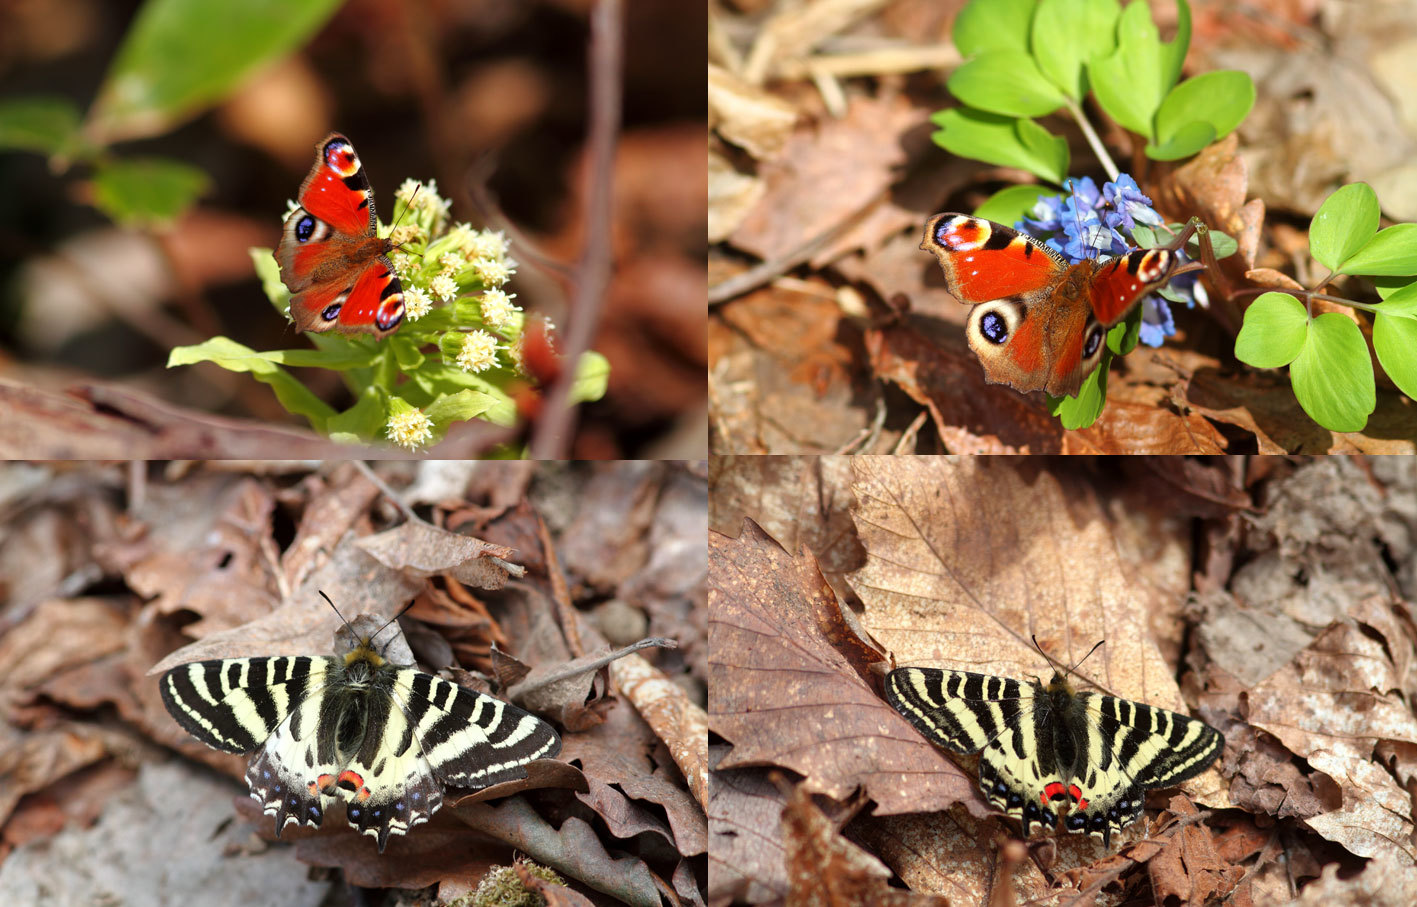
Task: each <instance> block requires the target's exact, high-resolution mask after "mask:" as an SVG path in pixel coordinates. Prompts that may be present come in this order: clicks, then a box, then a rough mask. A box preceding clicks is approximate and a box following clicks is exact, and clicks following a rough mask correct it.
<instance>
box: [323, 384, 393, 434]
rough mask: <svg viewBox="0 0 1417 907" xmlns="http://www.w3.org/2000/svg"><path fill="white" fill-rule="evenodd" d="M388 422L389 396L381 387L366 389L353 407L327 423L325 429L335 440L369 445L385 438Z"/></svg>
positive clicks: (331, 418)
mask: <svg viewBox="0 0 1417 907" xmlns="http://www.w3.org/2000/svg"><path fill="white" fill-rule="evenodd" d="M388 421H389V395H388V394H387V393H385V392H384V389H383V388H381V387H366V388H365V389H364V390H363V392H362V393H360V395H359V399H358V401H357V402H356V403H355V404H354V405H353V406H351V407H350V408H349V409H347V410H345V411H344V412H342V413H340V414H338V415H335V416H331V417H330V418H329V419H328V420H327V421H326V422H325V429H326V430H327V431H328V432H329V435H330V437H331V438H333V439H340V440H344V439H354V438H357V439H359V440H360V441H361V442H364V443H369V442H371V441H374V440H376V439H382V438H383V436H384V426H385V425H387V424H388Z"/></svg>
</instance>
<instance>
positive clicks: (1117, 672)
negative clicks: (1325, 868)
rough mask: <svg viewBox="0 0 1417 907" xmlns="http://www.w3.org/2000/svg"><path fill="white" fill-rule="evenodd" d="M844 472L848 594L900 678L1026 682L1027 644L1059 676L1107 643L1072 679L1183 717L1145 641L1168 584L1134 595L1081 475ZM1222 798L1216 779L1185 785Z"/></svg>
mask: <svg viewBox="0 0 1417 907" xmlns="http://www.w3.org/2000/svg"><path fill="white" fill-rule="evenodd" d="M852 467H853V469H854V470H855V472H856V477H857V480H856V484H855V486H854V492H855V496H856V500H857V502H858V503H857V510H856V522H857V529H858V533H859V534H860V536H861V540H862V544H864V545H865V546H866V550H867V552H868V554H867V561H866V566H865V567H863V568H862V569H860V570H858V571H857V572H856V573H855V574H853V575H852V577H851V580H852V585H853V586H854V587H855V589H856V590H857V592H858V593H859V594H860V596H861V600H862V602H863V603H864V605H865V612H864V614H863V622H864V624H865V625H866V628H867V630H869V631H870V633H871V634H872V635H873V636H874V637H875V638H876V639H877V640H879V641H880V642H881V643H882V644H883V645H884V646H885V647H886V648H887V649H888V650H889V651H890V652H891V653H892V655H893V656H894V658H895V659H896V661H897V662H898V663H899V664H912V665H925V666H932V667H951V668H964V669H966V670H973V671H981V672H983V673H988V674H997V675H1000V676H1004V677H1014V678H1027V677H1029V676H1031V675H1037V674H1039V673H1045V674H1046V671H1047V667H1048V666H1047V664H1046V663H1045V662H1044V661H1043V660H1042V658H1041V657H1040V656H1039V655H1038V653H1037V652H1035V651H1034V650H1033V647H1032V643H1031V641H1030V637H1031V636H1033V635H1036V636H1037V638H1038V641H1039V643H1040V644H1041V645H1042V646H1043V647H1044V648H1045V650H1046V651H1047V652H1048V654H1049V655H1051V656H1052V657H1054V658H1056V659H1058V660H1059V661H1061V662H1064V663H1066V664H1073V663H1076V662H1077V661H1078V660H1079V659H1080V658H1082V657H1083V656H1084V655H1085V654H1087V652H1088V650H1089V649H1090V648H1091V647H1092V646H1093V644H1095V643H1097V642H1098V641H1099V640H1106V645H1105V646H1103V647H1102V648H1100V649H1098V650H1097V652H1096V653H1094V654H1093V655H1092V656H1091V658H1089V659H1088V660H1087V661H1085V662H1084V663H1083V665H1082V667H1081V668H1080V669H1079V675H1080V676H1081V677H1082V678H1083V679H1084V680H1085V681H1087V682H1088V683H1091V684H1094V685H1095V686H1096V687H1097V688H1098V689H1100V690H1102V691H1103V692H1107V693H1109V694H1111V695H1115V696H1120V697H1123V698H1126V699H1133V700H1137V701H1140V702H1146V703H1150V704H1152V705H1157V706H1160V707H1162V708H1168V709H1172V710H1175V711H1180V712H1182V713H1184V712H1186V711H1187V709H1186V705H1185V702H1184V700H1182V699H1181V696H1180V693H1179V690H1178V689H1177V686H1176V681H1175V679H1174V676H1175V672H1174V670H1173V669H1172V668H1171V667H1170V666H1168V665H1167V664H1166V662H1165V661H1164V659H1163V658H1162V655H1161V652H1160V649H1159V648H1158V646H1157V644H1156V643H1155V642H1154V641H1153V639H1152V636H1151V633H1152V629H1151V622H1152V620H1153V618H1154V612H1157V611H1161V612H1165V611H1167V610H1169V609H1174V608H1175V607H1176V606H1177V605H1178V602H1177V601H1176V597H1175V595H1174V593H1173V592H1169V591H1168V588H1170V587H1172V586H1173V585H1174V584H1171V583H1163V584H1152V583H1141V582H1138V581H1137V571H1136V569H1135V568H1133V567H1131V566H1130V565H1128V564H1127V563H1125V562H1124V561H1123V559H1122V557H1121V551H1122V548H1121V542H1120V541H1119V529H1118V526H1117V525H1116V524H1115V522H1114V520H1112V519H1111V518H1109V516H1108V514H1107V512H1106V510H1105V509H1104V507H1103V506H1102V503H1101V501H1100V500H1099V498H1098V496H1097V494H1096V492H1094V491H1093V489H1092V485H1091V482H1090V481H1087V480H1082V481H1080V480H1079V479H1080V478H1082V477H1080V476H1079V475H1078V474H1077V468H1076V466H1075V465H1072V464H1070V463H1063V462H1058V461H1035V460H1014V459H1003V458H997V459H988V458H966V459H964V460H959V461H954V460H945V459H942V458H941V459H929V460H909V459H904V458H887V457H879V458H877V457H862V458H857V459H856V460H854V461H853V463H852ZM1157 529H1158V531H1161V530H1163V529H1165V531H1170V532H1172V533H1181V532H1184V531H1185V527H1184V526H1182V525H1179V524H1176V525H1172V526H1170V527H1169V529H1168V528H1167V527H1165V524H1164V523H1163V524H1158V526H1157ZM914 736H917V737H918V736H919V735H918V734H916V735H914ZM922 739H923V738H922ZM918 767H919V769H920V770H922V771H923V770H925V769H926V766H925V764H924V763H921V764H919V766H918ZM1217 786H1218V775H1217V774H1216V773H1215V772H1214V771H1213V770H1212V771H1211V772H1209V773H1208V774H1207V775H1202V776H1201V777H1200V778H1199V779H1195V780H1193V781H1191V782H1188V784H1187V785H1186V787H1187V789H1188V790H1206V791H1208V792H1209V791H1210V790H1211V789H1213V788H1216V787H1217ZM956 799H957V798H956ZM956 799H948V798H947V799H936V798H934V797H927V796H925V795H924V794H923V793H922V792H920V791H917V792H916V799H915V808H916V809H917V810H919V809H927V810H935V809H945V808H947V807H948V806H950V805H952V804H953V803H954V802H956ZM971 799H978V798H977V796H976V795H974V794H973V792H971ZM1219 802H1221V803H1223V799H1222V800H1220V801H1219ZM881 811H882V812H884V811H885V810H881Z"/></svg>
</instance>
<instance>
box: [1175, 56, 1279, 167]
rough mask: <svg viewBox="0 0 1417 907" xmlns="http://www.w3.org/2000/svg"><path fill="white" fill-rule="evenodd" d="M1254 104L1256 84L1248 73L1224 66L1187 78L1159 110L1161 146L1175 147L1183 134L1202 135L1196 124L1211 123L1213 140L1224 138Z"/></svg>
mask: <svg viewBox="0 0 1417 907" xmlns="http://www.w3.org/2000/svg"><path fill="white" fill-rule="evenodd" d="M1254 106H1255V83H1254V82H1253V81H1251V80H1250V76H1249V74H1247V73H1243V72H1239V71H1237V70H1233V69H1222V70H1217V71H1215V72H1207V73H1202V74H1200V75H1198V76H1196V77H1195V78H1194V79H1187V80H1186V81H1184V82H1182V83H1181V84H1180V85H1177V86H1176V87H1175V88H1173V89H1171V91H1170V93H1169V94H1167V95H1166V100H1164V101H1162V102H1161V108H1160V109H1159V110H1157V111H1156V137H1157V139H1158V142H1157V145H1158V146H1160V147H1168V146H1171V145H1172V144H1173V142H1175V140H1176V139H1177V138H1178V137H1179V136H1180V135H1182V134H1186V135H1191V136H1194V135H1198V134H1199V131H1198V130H1196V129H1195V128H1194V126H1193V125H1192V124H1195V123H1208V124H1209V125H1210V127H1211V128H1212V129H1213V130H1214V133H1215V134H1214V137H1213V138H1212V139H1211V141H1214V140H1215V139H1218V138H1224V137H1225V136H1227V135H1229V134H1230V132H1231V131H1233V130H1234V129H1235V127H1236V126H1238V125H1240V123H1241V121H1243V120H1244V119H1245V117H1246V116H1247V115H1248V114H1249V112H1250V108H1252V107H1254ZM1201 147H1202V148H1203V147H1205V146H1204V145H1202V146H1201ZM1197 150H1200V149H1197ZM1162 160H1175V158H1162Z"/></svg>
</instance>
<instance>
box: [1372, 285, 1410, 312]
mask: <svg viewBox="0 0 1417 907" xmlns="http://www.w3.org/2000/svg"><path fill="white" fill-rule="evenodd" d="M1378 295H1379V296H1381V297H1383V301H1382V302H1380V303H1378V304H1377V310H1378V311H1379V312H1382V313H1383V314H1384V315H1391V316H1394V317H1401V318H1417V283H1409V284H1406V285H1404V286H1398V287H1395V288H1394V287H1388V288H1386V289H1383V288H1382V287H1379V288H1378Z"/></svg>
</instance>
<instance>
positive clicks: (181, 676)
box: [159, 635, 561, 852]
mask: <svg viewBox="0 0 1417 907" xmlns="http://www.w3.org/2000/svg"><path fill="white" fill-rule="evenodd" d="M350 645H351V648H350V650H349V651H348V652H347V653H345V654H343V655H330V656H272V657H262V658H227V659H213V660H209V661H199V662H194V663H192V664H186V665H181V666H179V667H176V668H173V669H172V670H170V671H168V672H167V673H166V674H164V675H163V677H162V679H161V681H160V683H159V688H160V690H161V693H162V700H163V704H164V705H165V706H166V707H167V710H168V712H169V713H171V715H172V717H173V718H174V719H176V720H177V722H178V724H180V725H181V726H182V727H183V728H184V729H185V730H187V732H188V733H190V734H192V736H194V737H196V738H197V739H198V740H200V741H202V742H203V743H205V744H207V745H208V746H210V747H212V748H214V749H218V750H223V751H225V752H230V753H249V752H253V751H259V752H258V753H257V755H256V757H255V758H254V759H252V761H251V764H250V767H249V769H248V771H247V772H246V782H247V784H248V785H249V786H250V789H251V796H252V797H253V798H254V799H255V800H256V801H257V802H258V803H260V804H261V808H262V810H263V811H264V812H265V813H266V814H267V815H270V816H274V817H275V831H276V835H277V836H279V835H280V833H281V831H282V830H283V829H284V828H285V827H286V826H287V825H290V824H297V825H300V824H303V825H309V826H318V825H320V823H321V822H322V821H323V819H324V815H325V812H326V810H327V809H328V808H329V807H330V806H331V805H332V804H333V803H334V802H335V800H336V799H340V800H343V801H345V817H346V820H347V821H348V823H349V824H350V825H351V826H352V827H353V828H355V829H356V830H357V831H359V832H360V833H361V834H367V835H371V836H373V837H374V838H375V839H376V840H377V842H378V846H379V850H380V852H382V851H383V850H384V845H385V843H386V842H387V840H388V838H389V836H390V835H401V834H405V833H407V832H408V831H409V830H410V829H411V828H413V827H414V826H417V825H420V824H422V823H424V822H427V821H428V820H429V819H430V818H431V817H432V815H433V814H434V813H435V812H437V810H438V808H439V807H440V806H441V805H442V801H443V788H444V786H445V785H452V786H457V787H467V788H482V787H488V786H490V785H493V784H499V783H501V782H503V781H512V780H516V779H519V778H523V777H525V775H526V764H527V763H529V762H531V761H532V760H534V759H543V758H551V757H553V756H555V755H556V754H557V753H558V752H559V751H560V748H561V739H560V737H559V736H558V735H557V733H556V731H555V730H554V729H553V728H552V727H551V726H550V725H549V724H547V723H546V722H544V721H542V720H541V719H540V718H537V717H536V716H535V715H531V714H529V713H527V712H525V711H523V710H521V709H519V708H517V707H515V706H512V705H509V704H507V703H505V702H503V701H502V700H500V699H497V698H495V697H493V696H489V695H486V694H483V693H478V692H475V691H473V690H468V689H465V688H463V687H460V686H458V685H457V684H454V683H452V682H450V681H447V680H444V679H442V678H440V677H435V676H434V675H432V674H428V673H425V672H423V671H419V670H417V669H416V668H413V667H409V666H404V665H397V664H394V663H392V662H390V661H388V660H387V659H386V658H384V656H383V655H382V654H381V653H380V651H379V650H378V649H377V648H376V647H375V645H374V643H373V640H372V639H371V638H370V637H369V636H367V635H366V636H364V637H362V638H360V637H356V638H355V639H353V640H351V642H350Z"/></svg>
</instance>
